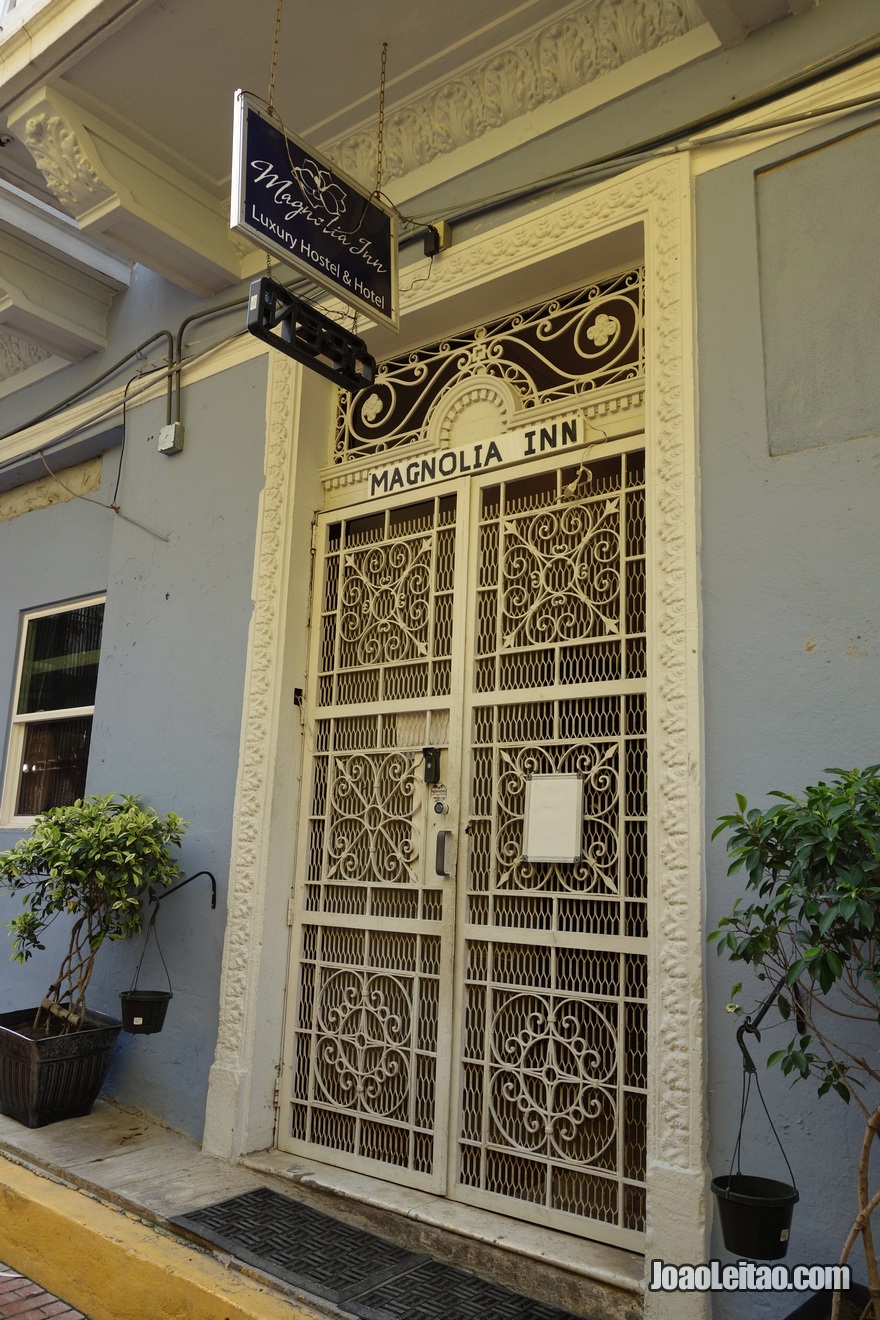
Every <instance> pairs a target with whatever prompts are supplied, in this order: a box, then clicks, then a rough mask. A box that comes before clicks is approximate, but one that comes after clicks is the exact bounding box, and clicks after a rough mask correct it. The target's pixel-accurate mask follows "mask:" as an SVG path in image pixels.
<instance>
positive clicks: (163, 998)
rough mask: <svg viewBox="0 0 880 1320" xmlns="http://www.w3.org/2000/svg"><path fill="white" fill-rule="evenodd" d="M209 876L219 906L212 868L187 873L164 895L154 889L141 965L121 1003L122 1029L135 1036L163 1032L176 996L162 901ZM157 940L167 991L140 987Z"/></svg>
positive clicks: (215, 904)
mask: <svg viewBox="0 0 880 1320" xmlns="http://www.w3.org/2000/svg"><path fill="white" fill-rule="evenodd" d="M202 875H206V876H207V877H208V879H209V880H210V881H211V907H212V908H216V906H217V881H216V880H215V879H214V877H213V875H212V874H211V872H210V871H196V873H195V875H190V876H187V878H186V879H185V880H181V882H180V884H179V885H175V886H174V888H173V889H166V891H165V893H164V894H156V893H154V892H153V890H152V889H151V890H150V891H149V894H150V898H151V899H152V901H153V911H152V914H151V916H150V924H149V926H148V927H147V937H146V939H145V940H144V947H143V949H142V950H141V956H140V958H139V959H138V965H137V967H136V968H135V973H134V980H133V981H132V983H131V989H130V990H121V991H120V993H119V999H120V1003H121V1005H122V1030H123V1031H127V1032H129V1033H130V1034H131V1035H133V1036H149V1035H152V1034H153V1033H154V1032H156V1031H161V1030H162V1027H163V1026H164V1025H165V1014H166V1012H167V1011H168V1005H169V1004H170V1002H171V1000H172V999H173V997H174V996H173V993H172V990H171V977H170V976H169V975H168V968H167V967H166V966H165V958H164V956H163V954H162V946H161V944H160V943H159V934H158V931H157V930H156V918H157V917H158V915H159V904H160V903H161V902H162V900H163V899H165V898H168V897H169V896H170V895H171V894H176V893H177V891H178V890H179V889H183V887H184V886H185V885H188V884H189V883H190V881H192V880H198V878H199V876H202ZM151 936H152V937H153V938H154V939H155V941H156V949H157V950H158V953H159V957H160V959H161V960H162V967H163V969H164V971H165V980H166V981H167V982H168V989H167V990H141V989H139V987H138V977H139V976H140V974H141V966H142V964H143V961H144V954H145V953H146V952H147V945H148V944H149V943H150V937H151Z"/></svg>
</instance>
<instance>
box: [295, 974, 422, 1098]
mask: <svg viewBox="0 0 880 1320" xmlns="http://www.w3.org/2000/svg"><path fill="white" fill-rule="evenodd" d="M317 1031H318V1034H319V1044H318V1046H317V1049H316V1069H315V1077H316V1084H317V1087H318V1098H319V1100H321V1101H323V1102H324V1103H326V1104H330V1105H333V1106H334V1107H339V1108H341V1109H347V1110H351V1111H354V1112H356V1113H367V1114H371V1115H375V1116H381V1117H382V1118H396V1119H399V1120H405V1119H406V1118H407V1110H408V1097H409V1089H410V1060H409V1054H410V1043H411V1036H412V990H411V987H410V986H409V985H407V984H405V983H404V981H403V980H402V979H399V978H396V977H393V976H389V975H388V974H387V973H384V974H381V975H377V974H370V973H369V972H365V971H353V970H349V969H345V970H344V971H338V972H333V973H332V974H331V975H330V976H328V977H327V980H326V981H325V983H324V987H323V993H322V995H321V1003H320V1007H319V1015H318V1022H317Z"/></svg>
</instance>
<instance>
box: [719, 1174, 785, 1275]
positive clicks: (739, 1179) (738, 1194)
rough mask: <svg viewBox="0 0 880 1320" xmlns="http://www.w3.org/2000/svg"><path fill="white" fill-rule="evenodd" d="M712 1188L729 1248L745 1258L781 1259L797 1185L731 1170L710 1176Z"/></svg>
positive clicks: (736, 1254) (726, 1244)
mask: <svg viewBox="0 0 880 1320" xmlns="http://www.w3.org/2000/svg"><path fill="white" fill-rule="evenodd" d="M712 1191H713V1193H714V1195H715V1200H716V1203H717V1205H718V1217H719V1219H720V1220H721V1236H722V1237H723V1239H724V1245H725V1247H726V1248H727V1250H728V1251H730V1252H732V1253H733V1254H734V1255H735V1256H739V1257H744V1258H745V1259H746V1260H782V1258H783V1256H784V1255H785V1253H786V1252H787V1251H788V1237H789V1233H790V1231H791V1218H792V1214H793V1212H794V1207H795V1204H796V1202H797V1200H798V1193H797V1188H796V1187H793V1186H790V1185H789V1184H788V1183H784V1182H777V1181H776V1180H775V1179H773V1178H758V1177H754V1176H751V1175H749V1174H747V1173H734V1174H729V1175H725V1176H724V1177H723V1178H713V1179H712Z"/></svg>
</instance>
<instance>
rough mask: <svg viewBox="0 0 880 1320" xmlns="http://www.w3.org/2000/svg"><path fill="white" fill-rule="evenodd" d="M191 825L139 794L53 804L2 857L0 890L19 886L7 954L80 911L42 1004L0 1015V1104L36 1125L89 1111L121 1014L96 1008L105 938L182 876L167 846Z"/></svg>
mask: <svg viewBox="0 0 880 1320" xmlns="http://www.w3.org/2000/svg"><path fill="white" fill-rule="evenodd" d="M185 829H186V824H185V822H184V821H182V820H181V819H180V817H179V816H177V815H175V814H174V812H169V814H168V815H167V816H159V815H157V813H156V812H155V811H153V810H152V808H149V807H144V806H142V805H141V802H140V800H139V799H138V798H136V797H120V798H116V797H115V796H114V795H113V794H109V795H108V796H106V797H87V798H83V799H80V800H78V801H76V802H74V803H73V804H72V805H71V806H67V807H54V808H52V809H51V810H50V811H46V812H44V813H43V814H42V815H41V816H38V817H37V818H36V820H35V821H34V824H33V826H32V828H31V831H30V834H29V835H28V836H27V837H26V838H23V839H20V840H19V842H18V843H16V844H15V845H14V847H12V848H10V849H9V850H8V851H7V852H5V853H0V889H3V890H6V891H8V892H12V893H18V894H21V897H22V902H23V906H24V910H23V911H22V912H21V913H20V914H19V915H18V916H17V917H14V918H13V919H12V920H11V921H9V922H8V923H7V925H8V928H9V930H10V931H11V933H12V938H13V953H12V957H13V959H15V960H16V961H18V962H20V963H23V962H26V961H27V960H28V959H29V958H30V957H31V956H32V955H33V954H34V952H36V951H37V950H39V949H43V948H44V947H45V946H44V945H43V943H42V937H43V933H44V931H45V929H46V927H47V926H48V925H49V924H50V923H51V922H52V921H54V920H55V918H56V917H58V916H59V915H60V914H62V913H66V914H68V915H69V916H70V917H72V918H73V922H72V926H71V930H70V940H69V944H68V948H67V952H66V953H65V955H64V958H63V960H62V962H61V967H60V969H59V972H58V975H57V977H56V978H55V980H54V981H53V982H52V984H51V986H50V987H49V990H48V993H47V995H46V997H45V998H44V999H43V1001H42V1003H41V1004H40V1006H39V1007H38V1008H35V1009H34V1008H29V1009H24V1010H18V1011H15V1012H9V1013H2V1014H0V1112H2V1113H4V1114H8V1115H10V1116H12V1117H13V1118H16V1119H18V1120H19V1121H20V1122H22V1123H25V1124H27V1125H28V1126H29V1127H41V1126H42V1125H43V1124H45V1123H52V1122H55V1121H57V1120H58V1119H62V1118H73V1117H78V1116H79V1115H81V1114H87V1113H88V1112H89V1110H90V1109H91V1107H92V1104H93V1103H94V1100H95V1097H96V1096H97V1094H98V1092H99V1091H100V1089H101V1085H102V1083H103V1081H104V1077H105V1075H106V1072H107V1068H108V1066H109V1063H110V1056H111V1054H112V1052H113V1046H114V1044H115V1042H116V1038H117V1036H118V1034H119V1031H120V1029H121V1027H122V1024H121V1022H119V1021H117V1020H116V1019H114V1018H111V1017H108V1016H106V1015H105V1014H103V1013H97V1012H95V1011H89V1010H88V1009H87V1006H86V991H87V989H88V985H89V982H90V980H91V976H92V971H93V969H94V964H95V958H96V955H97V953H98V950H99V949H100V947H101V945H102V944H103V943H104V941H105V940H107V939H110V940H124V939H127V938H128V937H129V936H130V935H133V934H134V933H135V932H136V931H138V930H140V927H141V895H142V892H143V891H144V890H145V889H146V888H147V887H148V886H150V885H169V884H170V883H171V882H172V881H173V880H174V879H175V878H176V876H177V875H178V874H179V871H178V867H177V863H176V862H175V861H174V860H173V858H172V856H171V853H170V851H169V849H170V847H171V846H172V845H175V846H176V845H179V844H180V840H181V836H182V834H183V832H184V830H185Z"/></svg>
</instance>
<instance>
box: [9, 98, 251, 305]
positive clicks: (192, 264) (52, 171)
mask: <svg viewBox="0 0 880 1320" xmlns="http://www.w3.org/2000/svg"><path fill="white" fill-rule="evenodd" d="M112 118H113V116H112V112H111V111H110V110H109V109H108V110H107V115H106V117H103V116H101V115H100V114H99V113H96V112H95V110H94V109H93V108H92V107H91V106H86V105H85V104H84V103H83V102H82V101H80V100H79V99H78V98H77V96H76V92H75V89H74V88H72V87H71V86H70V84H65V83H59V84H56V85H53V86H52V87H41V88H39V89H37V90H36V91H35V92H33V93H32V94H31V95H30V96H28V97H26V98H25V99H24V100H23V101H21V102H19V103H18V104H17V105H15V106H13V107H12V109H11V111H10V113H9V127H10V131H11V132H12V133H14V134H15V135H16V137H18V138H19V140H20V141H21V142H23V143H24V145H25V146H26V147H27V149H28V151H29V152H30V153H31V155H32V156H33V158H34V161H35V162H36V165H37V167H38V169H39V170H40V173H41V174H42V176H43V178H44V179H45V180H46V183H47V184H48V186H49V189H50V190H51V192H52V194H53V196H54V197H56V198H57V199H58V201H59V202H60V203H61V205H62V206H64V207H65V209H66V210H67V211H69V212H70V214H71V215H72V216H73V217H74V219H75V220H76V221H77V222H78V225H79V228H80V229H81V230H82V231H83V232H84V233H86V234H91V235H93V236H95V237H99V238H100V239H101V241H102V242H103V243H105V244H107V245H108V246H109V247H111V248H113V249H114V250H115V251H116V252H118V253H121V254H123V255H124V256H126V257H128V258H130V259H131V260H132V261H137V262H140V263H142V264H143V265H145V266H148V267H149V268H150V269H151V270H155V271H157V272H158V273H159V274H160V275H163V276H164V277H165V278H166V279H168V280H171V281H172V282H173V283H175V284H178V285H180V286H181V287H182V288H185V289H189V290H190V292H192V293H196V294H200V295H202V296H205V295H208V294H211V293H216V292H217V290H218V289H222V288H226V287H227V286H228V285H229V284H232V283H234V282H236V281H237V280H239V279H240V278H241V255H240V253H239V252H237V251H236V249H235V248H234V246H233V245H232V244H231V243H230V240H229V218H228V215H227V214H226V206H225V203H224V202H223V201H221V200H220V199H219V198H217V197H213V196H211V195H210V194H209V193H208V192H206V191H205V190H204V188H202V187H201V186H200V185H199V184H197V183H195V182H194V181H193V179H192V178H191V177H188V176H187V175H186V174H184V173H182V172H181V171H180V170H178V169H175V168H174V167H173V166H171V165H170V164H168V163H167V162H166V161H161V160H159V159H158V157H157V156H155V155H154V154H152V153H151V152H150V151H149V150H148V149H147V148H145V147H144V146H143V145H141V144H139V143H136V142H134V141H132V139H131V138H130V137H129V136H127V135H126V134H125V133H124V132H123V131H120V129H119V128H118V127H116V126H115V125H114V124H113V123H112V122H111V121H112Z"/></svg>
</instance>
